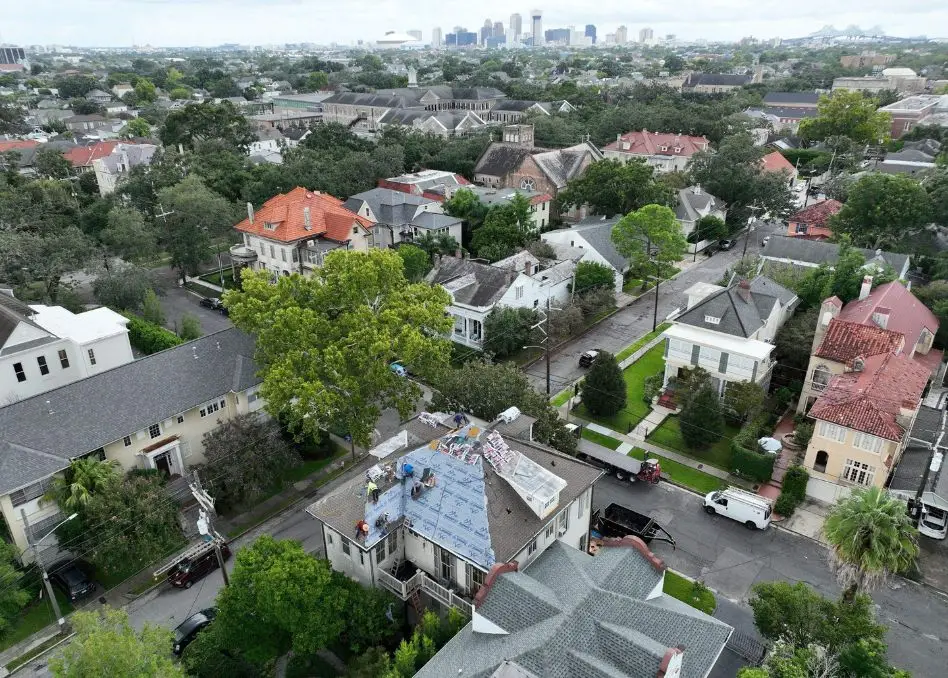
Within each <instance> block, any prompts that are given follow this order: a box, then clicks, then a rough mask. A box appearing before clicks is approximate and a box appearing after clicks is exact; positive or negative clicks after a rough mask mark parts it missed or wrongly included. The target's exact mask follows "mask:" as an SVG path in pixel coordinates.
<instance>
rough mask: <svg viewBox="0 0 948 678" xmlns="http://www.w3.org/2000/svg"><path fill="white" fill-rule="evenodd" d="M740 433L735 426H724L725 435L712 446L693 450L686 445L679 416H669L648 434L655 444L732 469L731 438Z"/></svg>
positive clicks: (713, 464)
mask: <svg viewBox="0 0 948 678" xmlns="http://www.w3.org/2000/svg"><path fill="white" fill-rule="evenodd" d="M738 433H740V429H739V428H736V427H733V426H725V427H724V435H722V436H721V439H720V440H719V441H718V442H716V443H714V445H712V446H711V447H708V448H706V449H703V450H692V449H689V448H688V446H687V445H685V441H684V440H682V437H681V428H679V426H678V417H674V416H672V417H668V418H666V419H665V421H663V422H662V423H661V425H660V426H659V427H658V428H657V429H655V430H654V431H652V432H651V433H650V434H649V435H648V441H649V442H650V443H652V444H653V445H658V446H659V447H664V448H666V449H669V450H674V451H675V452H680V453H681V454H686V455H688V456H689V457H692V458H693V459H697V460H698V461H700V462H701V463H702V464H708V465H709V466H717V467H718V468H720V469H723V470H725V471H730V469H731V439H732V438H733V437H734V436H736V435H737V434H738Z"/></svg>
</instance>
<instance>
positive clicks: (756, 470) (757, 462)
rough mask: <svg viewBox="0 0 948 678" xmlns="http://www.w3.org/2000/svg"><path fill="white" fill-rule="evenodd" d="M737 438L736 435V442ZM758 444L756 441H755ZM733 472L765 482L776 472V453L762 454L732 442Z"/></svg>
mask: <svg viewBox="0 0 948 678" xmlns="http://www.w3.org/2000/svg"><path fill="white" fill-rule="evenodd" d="M736 440H737V438H736V437H735V442H736ZM755 445H756V443H755ZM731 452H732V456H731V469H730V470H731V472H732V473H733V474H734V475H736V476H740V477H742V478H748V479H750V480H754V481H757V482H759V483H765V482H767V481H768V480H770V477H771V476H772V475H773V473H774V461H775V460H776V458H777V457H776V455H773V454H761V453H759V452H753V451H751V450H748V449H746V448H743V447H741V446H739V445H736V444H735V443H732V444H731Z"/></svg>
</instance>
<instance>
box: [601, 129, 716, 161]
mask: <svg viewBox="0 0 948 678" xmlns="http://www.w3.org/2000/svg"><path fill="white" fill-rule="evenodd" d="M624 143H628V144H629V148H625V147H624V145H623V144H624ZM662 146H665V147H666V149H667V150H664V151H663V150H661V147H662ZM676 148H679V149H681V150H680V151H679V152H678V153H675V149H676ZM707 148H708V140H707V139H706V138H705V137H690V136H687V135H685V134H665V133H663V132H649V131H647V130H642V131H641V132H628V133H626V134H623V135H622V136H620V137H619V138H618V139H617V140H615V141H613V142H612V143H611V144H609V145H608V146H606V147H605V148H604V149H603V150H604V151H616V152H618V153H631V154H634V155H669V156H682V157H686V158H688V157H691V156H692V155H694V154H695V153H697V152H698V151H703V150H706V149H707Z"/></svg>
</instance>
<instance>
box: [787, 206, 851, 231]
mask: <svg viewBox="0 0 948 678" xmlns="http://www.w3.org/2000/svg"><path fill="white" fill-rule="evenodd" d="M841 209H843V203H841V202H839V201H838V200H833V199H832V198H829V199H827V200H821V201H819V202H815V203H813V204H812V205H810V206H808V207H804V208H803V209H802V210H800V211H799V212H796V213H795V214H792V215H790V218H789V219H787V235H788V236H790V237H791V238H806V239H807V240H826V239H828V238H830V237H831V236H832V235H833V231H832V229H831V228H830V227H829V220H830V217H832V216H833V215H834V214H836V213H837V212H839V211H840V210H841Z"/></svg>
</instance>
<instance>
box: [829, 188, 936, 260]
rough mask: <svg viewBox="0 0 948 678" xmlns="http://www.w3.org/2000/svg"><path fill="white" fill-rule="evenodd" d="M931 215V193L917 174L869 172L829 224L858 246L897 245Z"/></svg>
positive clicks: (837, 232)
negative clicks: (917, 177) (913, 176)
mask: <svg viewBox="0 0 948 678" xmlns="http://www.w3.org/2000/svg"><path fill="white" fill-rule="evenodd" d="M931 218H932V206H931V199H930V197H929V194H928V193H927V192H926V191H925V189H924V188H922V186H921V184H919V183H918V181H916V180H915V179H914V178H912V177H910V176H908V175H905V174H867V175H866V176H864V177H862V178H861V179H859V181H857V182H856V183H855V184H854V185H853V186H852V188H851V189H850V191H849V198H848V199H847V200H846V204H845V205H843V208H842V209H841V210H840V211H839V212H837V213H836V214H835V215H833V216H832V217H831V218H830V222H829V226H830V228H832V230H833V233H834V234H836V235H839V234H845V235H847V236H849V238H850V239H851V240H852V243H853V244H854V245H857V246H859V247H868V248H871V249H876V248H881V249H894V248H896V247H897V245H898V243H899V242H900V241H901V240H902V239H903V238H905V237H906V236H910V235H912V234H914V233H917V232H918V231H919V230H921V229H922V228H923V227H925V226H926V225H927V224H928V223H929V221H930V220H931Z"/></svg>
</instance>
